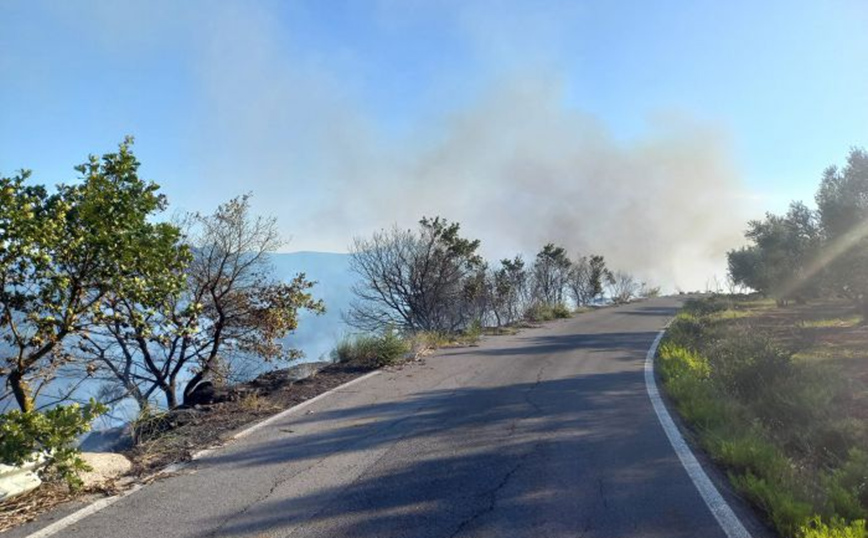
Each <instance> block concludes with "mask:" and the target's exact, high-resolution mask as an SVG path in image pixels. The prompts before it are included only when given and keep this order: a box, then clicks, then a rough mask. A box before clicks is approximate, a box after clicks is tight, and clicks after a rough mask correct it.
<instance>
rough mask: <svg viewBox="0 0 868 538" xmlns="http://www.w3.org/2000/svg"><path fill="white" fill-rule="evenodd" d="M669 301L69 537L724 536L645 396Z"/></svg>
mask: <svg viewBox="0 0 868 538" xmlns="http://www.w3.org/2000/svg"><path fill="white" fill-rule="evenodd" d="M678 304H679V301H678V300H677V299H673V298H662V299H655V300H652V301H646V302H642V303H637V304H633V305H628V306H624V307H620V308H611V309H603V310H599V311H595V312H592V313H586V314H582V315H579V316H576V317H575V318H573V319H571V320H565V321H560V322H554V323H552V324H549V325H546V326H544V327H541V328H536V329H528V330H524V331H522V332H521V334H519V335H516V336H503V337H494V338H487V339H485V340H483V342H482V343H481V345H480V346H479V347H474V348H465V349H452V350H445V351H442V352H440V353H438V354H436V355H434V356H431V357H428V358H426V359H425V361H424V362H421V363H414V364H411V365H409V366H406V367H404V368H402V369H400V370H395V371H388V372H384V373H382V374H380V375H378V376H374V377H372V378H370V379H368V380H366V381H363V382H361V383H358V384H355V385H352V386H351V387H348V388H347V389H343V390H339V391H337V392H335V393H333V394H331V395H330V396H328V397H326V398H323V399H321V400H319V401H317V402H315V403H314V404H313V405H311V406H309V407H307V408H306V409H304V410H302V411H300V412H298V413H297V414H293V415H290V416H287V417H285V418H284V419H282V420H280V421H278V423H276V424H273V425H271V426H269V427H267V428H263V429H261V430H259V431H257V432H256V433H254V434H252V435H250V436H249V437H247V438H244V439H243V440H240V441H237V442H235V443H232V444H230V445H228V446H226V447H224V448H223V449H221V450H218V451H216V452H214V453H212V454H210V455H209V456H207V457H205V458H203V459H201V460H198V461H197V462H196V463H195V464H193V465H192V466H190V467H188V468H187V469H186V470H184V471H183V472H182V473H181V474H180V475H177V476H174V477H171V478H167V479H164V480H161V481H158V482H156V483H153V484H151V485H149V486H147V487H145V488H143V489H142V490H140V491H138V492H136V493H134V494H132V495H130V496H128V497H126V498H123V499H121V500H120V501H118V502H117V503H115V504H113V505H112V506H110V507H109V508H107V509H105V510H102V511H101V512H98V513H97V514H95V515H92V516H90V517H88V518H86V519H84V520H82V521H81V522H79V523H78V524H76V525H74V526H73V527H70V528H67V529H65V530H64V531H62V532H61V533H60V535H61V536H64V537H70V538H98V537H107V538H108V537H121V536H122V537H128V538H181V537H215V538H216V537H234V536H255V537H272V536H273V537H284V536H292V537H327V536H328V537H332V536H334V537H338V536H339V537H393V536H394V537H399V536H402V537H408V538H425V537H459V536H460V537H483V536H484V537H500V536H527V537H534V538H539V537H549V536H551V537H560V536H570V537H578V536H581V537H592V536H594V537H607V538H611V537H617V536H631V537H651V536H659V537H664V536H665V537H670V538H671V537H681V536H683V537H691V538H694V537H697V536H702V537H710V538H715V537H723V536H724V534H723V532H722V531H721V529H720V528H719V527H718V526H717V524H716V522H715V521H714V519H713V517H712V516H711V513H710V512H709V510H708V508H707V507H706V506H705V504H704V503H703V501H702V499H701V498H700V497H699V495H698V493H697V491H696V489H695V487H694V486H693V484H692V483H691V481H690V479H689V478H688V476H687V474H686V472H685V471H684V469H683V468H682V467H681V465H680V463H679V461H678V459H677V457H676V455H675V453H674V452H673V450H672V448H671V447H670V445H669V443H668V441H667V439H666V437H665V435H664V433H663V430H662V429H661V427H660V425H659V424H658V422H657V419H656V417H655V415H654V411H653V409H652V407H651V404H650V401H649V399H648V396H647V394H646V391H645V385H644V380H643V370H642V368H643V361H644V357H645V353H646V351H647V349H648V348H649V347H650V345H651V343H652V341H653V339H654V337H655V335H656V333H657V331H658V330H659V329H660V328H662V327H663V325H664V324H665V323H666V321H667V320H668V318H669V317H671V316H672V315H673V314H674V313H675V311H676V310H677V307H678Z"/></svg>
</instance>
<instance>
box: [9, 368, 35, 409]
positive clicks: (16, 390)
mask: <svg viewBox="0 0 868 538" xmlns="http://www.w3.org/2000/svg"><path fill="white" fill-rule="evenodd" d="M9 386H10V387H12V394H14V395H15V401H16V402H17V403H18V407H19V408H21V410H22V411H24V412H25V413H29V412H31V411H33V407H34V406H33V396H31V394H30V387H29V386H28V385H27V381H25V380H24V374H22V373H21V372H18V371H13V372H11V373H10V374H9Z"/></svg>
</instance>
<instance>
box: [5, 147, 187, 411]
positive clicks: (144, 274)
mask: <svg viewBox="0 0 868 538" xmlns="http://www.w3.org/2000/svg"><path fill="white" fill-rule="evenodd" d="M131 146H132V139H131V138H127V139H126V140H124V142H123V143H122V144H120V146H119V150H118V151H117V152H116V153H108V154H106V155H104V156H103V157H102V158H97V157H95V156H90V157H89V159H88V161H87V162H86V163H84V164H82V165H81V166H78V167H76V170H77V171H78V172H79V173H80V174H81V177H80V181H79V182H78V183H76V184H72V185H59V186H58V187H57V189H56V191H55V192H53V193H49V191H48V190H47V189H46V188H45V187H44V186H41V185H29V184H28V183H27V180H28V178H29V176H30V173H29V172H27V171H24V172H22V173H20V174H19V175H17V176H14V177H12V178H0V280H2V291H0V338H2V340H3V342H4V344H5V346H4V349H3V354H4V356H3V357H2V366H0V374H2V375H4V376H5V377H6V386H7V387H8V388H9V390H10V392H11V393H12V395H13V396H14V398H15V401H16V402H17V404H18V406H19V407H20V409H21V410H22V411H25V412H30V411H32V410H33V408H34V400H35V398H36V396H37V395H38V394H39V393H40V392H41V391H42V390H43V389H44V388H45V387H46V386H47V385H48V384H49V383H50V382H51V381H52V379H53V378H54V376H55V375H56V372H57V370H58V369H59V368H60V367H61V366H63V365H66V364H69V363H71V362H73V361H74V360H75V359H76V358H77V355H76V353H75V349H74V346H72V345H70V344H72V343H73V342H74V341H75V340H76V337H79V336H81V335H83V334H85V333H86V332H87V331H88V330H89V329H90V328H91V327H92V325H93V323H94V314H95V313H96V312H97V311H98V310H99V307H100V304H101V302H102V301H103V299H104V298H105V297H106V296H107V294H108V293H109V292H110V291H111V290H124V293H129V294H135V293H138V291H140V290H141V289H142V287H143V283H144V282H145V281H146V280H150V279H158V280H160V279H166V280H171V275H170V274H169V273H171V265H170V264H167V260H166V259H165V253H166V252H169V251H171V250H172V246H173V245H174V244H175V242H176V241H177V239H178V230H177V228H176V227H174V226H171V225H169V224H164V223H152V222H150V219H151V217H152V216H153V215H155V214H156V213H157V212H159V211H161V210H162V209H164V207H165V204H166V202H165V198H164V197H163V196H162V195H160V194H158V192H157V191H158V186H157V185H156V184H155V183H152V182H148V181H144V180H142V179H140V178H139V176H138V167H139V163H138V161H137V160H136V159H135V157H134V155H133V153H132V151H131Z"/></svg>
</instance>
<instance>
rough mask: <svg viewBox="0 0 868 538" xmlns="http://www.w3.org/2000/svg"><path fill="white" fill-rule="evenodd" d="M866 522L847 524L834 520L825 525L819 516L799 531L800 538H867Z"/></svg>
mask: <svg viewBox="0 0 868 538" xmlns="http://www.w3.org/2000/svg"><path fill="white" fill-rule="evenodd" d="M865 535H866V530H865V521H864V520H861V519H860V520H856V521H851V522H849V523H848V522H847V521H845V520H844V519H841V518H832V519H831V521H830V522H829V523H824V522H823V520H822V519H821V518H820V517H819V516H814V517H813V518H811V520H810V521H809V522H808V523H807V524H806V525H803V526H802V527H801V528H800V529H799V534H798V536H799V538H865Z"/></svg>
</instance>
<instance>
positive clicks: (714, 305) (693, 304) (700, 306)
mask: <svg viewBox="0 0 868 538" xmlns="http://www.w3.org/2000/svg"><path fill="white" fill-rule="evenodd" d="M728 309H729V302H728V301H727V300H726V299H724V298H723V297H721V296H719V295H713V296H711V297H703V298H699V299H687V300H686V301H685V302H684V311H685V312H687V313H689V314H692V315H694V316H710V315H712V314H716V313H718V312H723V311H724V310H728Z"/></svg>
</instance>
